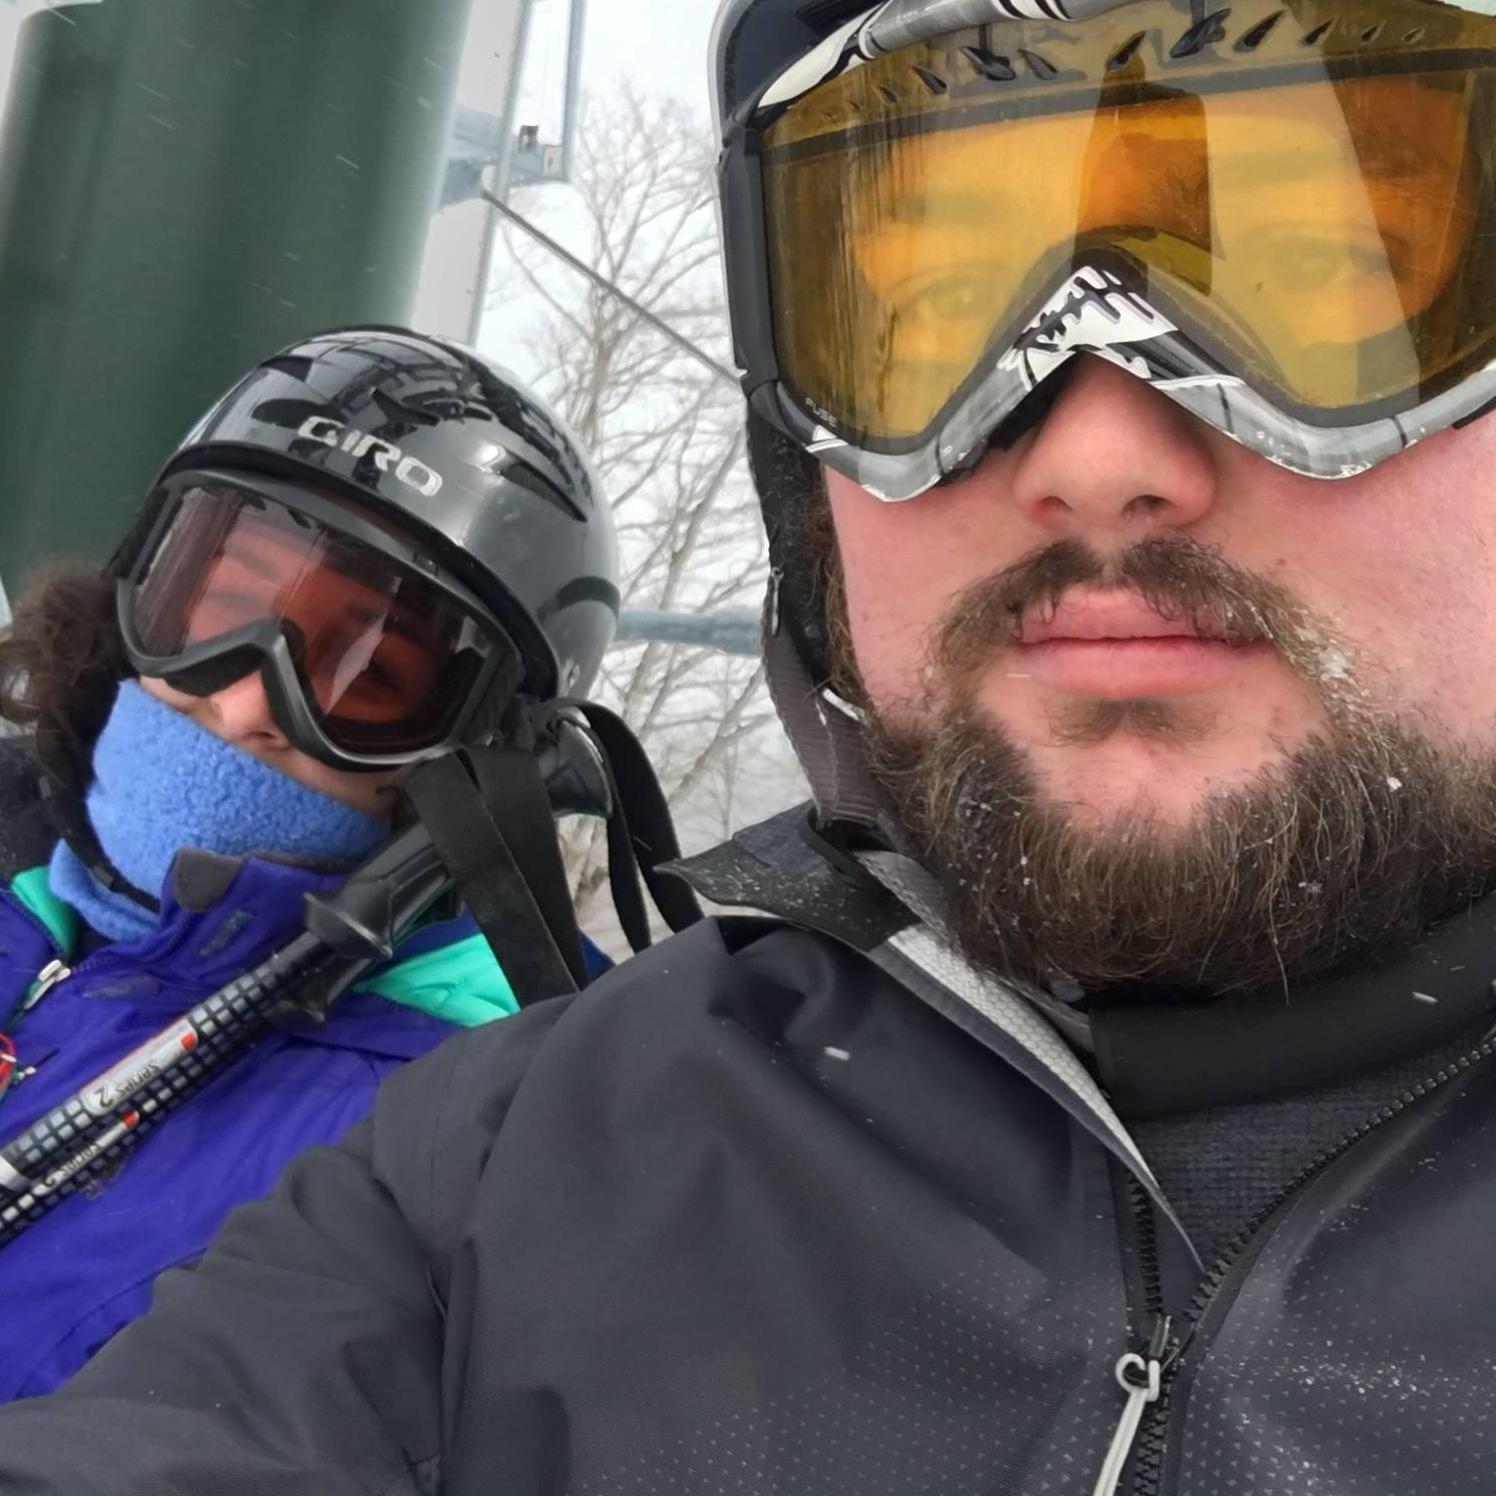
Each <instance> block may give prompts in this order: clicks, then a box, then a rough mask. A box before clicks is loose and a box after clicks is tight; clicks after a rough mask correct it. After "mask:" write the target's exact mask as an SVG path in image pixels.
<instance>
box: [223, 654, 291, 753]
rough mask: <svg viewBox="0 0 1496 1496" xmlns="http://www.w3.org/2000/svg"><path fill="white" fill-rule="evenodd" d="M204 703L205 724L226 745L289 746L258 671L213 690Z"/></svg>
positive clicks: (261, 747)
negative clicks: (219, 689) (205, 705)
mask: <svg viewBox="0 0 1496 1496" xmlns="http://www.w3.org/2000/svg"><path fill="white" fill-rule="evenodd" d="M206 704H207V707H208V711H207V713H206V725H207V726H209V727H211V728H212V729H213V731H214V732H216V733H217V734H218V736H219V737H221V738H223V739H224V741H225V742H229V743H236V744H242V745H243V746H245V747H250V748H260V749H264V748H284V747H288V746H289V740H288V739H287V737H286V735H285V733H283V732H282V731H281V728H280V724H279V723H278V722H277V721H276V720H275V713H274V712H273V711H271V709H270V698H269V697H268V696H267V695H266V694H265V685H264V682H263V681H262V680H261V679H260V672H259V671H258V670H255V671H251V672H250V674H248V675H246V676H244V677H243V679H242V680H236V681H234V682H233V684H232V685H228V686H225V687H224V688H223V689H222V690H221V691H215V692H214V693H213V694H212V695H211V696H210V697H209V698H208V700H207V703H206Z"/></svg>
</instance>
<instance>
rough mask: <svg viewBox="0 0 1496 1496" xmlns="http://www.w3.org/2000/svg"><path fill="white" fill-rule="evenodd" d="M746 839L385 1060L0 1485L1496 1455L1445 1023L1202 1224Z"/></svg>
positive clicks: (123, 1495) (1466, 1461)
mask: <svg viewBox="0 0 1496 1496" xmlns="http://www.w3.org/2000/svg"><path fill="white" fill-rule="evenodd" d="M781 840H782V839H781ZM779 851H780V852H782V851H783V848H782V847H781V848H780V849H779ZM777 856H778V854H777V853H776V854H775V856H770V855H769V854H768V853H767V852H766V851H765V849H764V846H763V845H762V844H760V845H757V846H756V845H755V844H754V842H753V840H752V838H751V837H750V838H748V839H747V840H746V841H745V842H740V843H739V844H738V845H737V847H736V849H735V851H734V852H733V853H732V854H731V856H730V857H729V859H728V862H729V863H730V864H731V865H730V866H728V865H727V864H721V863H719V864H718V865H717V868H718V871H717V873H715V874H713V875H711V876H708V877H706V878H705V882H706V884H707V885H708V889H709V891H714V892H716V893H717V894H718V895H719V896H720V895H723V894H725V893H727V892H729V891H731V890H732V889H735V890H736V896H737V898H738V899H739V901H742V900H743V899H746V898H747V897H749V896H750V895H751V894H752V893H753V891H754V889H755V888H756V889H757V892H758V895H759V897H760V899H761V900H763V901H768V900H769V898H770V896H771V895H772V896H773V898H774V899H775V900H776V901H777V902H778V903H779V904H780V905H782V906H784V907H785V908H786V910H787V912H788V913H789V914H790V915H791V917H790V918H781V919H779V920H765V919H750V918H728V919H721V920H717V921H713V922H710V923H707V924H704V925H700V926H697V927H696V928H695V929H693V930H691V931H689V932H688V933H687V934H685V935H683V936H680V937H677V938H675V939H673V940H671V941H670V942H668V943H667V944H665V945H663V946H661V947H658V948H657V949H656V950H654V951H653V952H651V953H649V954H648V955H646V956H644V957H642V958H640V959H637V960H634V961H632V962H630V963H628V965H626V966H625V967H623V968H621V969H619V970H618V971H616V972H614V973H613V974H611V975H610V976H609V977H607V978H605V979H604V980H602V981H600V982H598V983H596V984H595V985H594V986H593V987H591V988H590V989H589V990H588V991H587V992H585V993H584V994H582V995H581V996H578V997H574V998H570V999H565V1000H557V1001H554V1002H551V1003H546V1004H542V1005H540V1006H539V1007H536V1008H532V1009H530V1010H528V1011H526V1012H525V1013H523V1014H521V1015H520V1016H519V1017H518V1018H516V1019H512V1020H510V1021H508V1022H506V1023H503V1024H498V1025H494V1026H493V1027H492V1028H491V1029H481V1030H478V1031H476V1032H474V1033H471V1034H468V1035H464V1036H462V1037H460V1038H458V1039H456V1040H454V1041H452V1042H449V1043H448V1044H446V1045H444V1046H443V1047H442V1048H441V1049H440V1050H438V1051H437V1052H436V1053H435V1054H433V1055H432V1056H429V1057H428V1058H427V1059H425V1060H423V1061H420V1062H417V1063H416V1064H413V1065H411V1066H409V1067H408V1068H407V1069H405V1070H404V1071H402V1072H401V1073H399V1074H398V1075H397V1076H396V1077H395V1078H394V1079H393V1080H392V1081H390V1082H389V1083H388V1084H387V1085H386V1087H385V1089H384V1091H383V1094H382V1100H381V1102H380V1104H379V1106H378V1108H377V1111H376V1113H375V1115H374V1117H373V1118H372V1120H371V1121H370V1122H369V1123H367V1124H364V1125H362V1126H361V1127H360V1128H358V1129H357V1130H356V1131H355V1132H354V1133H353V1134H351V1135H350V1137H349V1138H348V1140H347V1141H346V1143H345V1144H344V1145H343V1146H342V1147H340V1148H336V1149H326V1150H317V1151H314V1152H312V1153H310V1154H308V1155H306V1156H305V1157H304V1158H303V1159H302V1160H301V1161H300V1162H299V1163H298V1164H296V1165H295V1166H293V1168H292V1169H291V1171H290V1172H289V1173H288V1174H287V1176H286V1177H285V1178H284V1179H283V1181H282V1182H281V1184H280V1186H279V1187H278V1189H277V1191H276V1193H275V1194H274V1196H273V1197H272V1198H271V1199H269V1200H268V1201H266V1202H264V1203H261V1204H256V1205H251V1206H248V1207H246V1208H244V1209H242V1210H241V1211H240V1212H238V1213H237V1214H236V1216H235V1217H234V1218H233V1219H232V1220H231V1222H230V1224H229V1226H228V1227H227V1228H226V1229H225V1230H224V1232H223V1233H222V1235H221V1236H220V1238H219V1239H218V1241H217V1244H216V1245H215V1246H214V1248H213V1249H212V1250H211V1251H210V1252H209V1254H208V1256H207V1257H206V1258H205V1259H204V1260H203V1261H202V1263H201V1264H200V1266H198V1267H197V1268H196V1269H195V1270H191V1271H180V1272H175V1273H172V1274H169V1275H168V1276H167V1277H165V1278H163V1279H162V1280H161V1283H160V1285H159V1287H158V1292H157V1299H156V1306H155V1308H154V1310H153V1311H152V1313H151V1314H150V1315H149V1316H148V1317H147V1318H145V1319H144V1320H142V1321H140V1322H139V1323H138V1324H136V1325H135V1326H134V1327H132V1328H131V1329H130V1330H127V1331H126V1332H125V1333H123V1334H122V1335H121V1336H120V1337H119V1338H118V1339H117V1340H116V1341H115V1342H114V1343H113V1344H112V1345H111V1346H109V1347H108V1348H106V1349H105V1351H104V1352H103V1353H102V1354H101V1355H100V1356H99V1357H98V1358H97V1359H96V1360H95V1361H94V1362H93V1364H92V1365H91V1366H90V1367H89V1368H88V1369H87V1370H86V1371H85V1372H84V1373H83V1374H81V1375H80V1376H79V1377H78V1378H77V1379H76V1380H75V1381H74V1382H73V1383H71V1384H70V1386H69V1388H68V1389H67V1390H66V1391H65V1392H64V1393H62V1394H61V1395H59V1396H56V1397H51V1398H46V1399H40V1400H37V1401H35V1402H31V1403H23V1404H18V1405H16V1406H13V1407H12V1408H10V1409H7V1410H5V1411H4V1412H3V1413H0V1490H3V1491H4V1492H6V1493H7V1496H90V1493H101V1496H102V1493H108V1496H167V1493H170V1496H210V1493H211V1496H416V1493H426V1496H432V1493H437V1492H442V1493H445V1496H494V1493H500V1496H542V1493H544V1496H562V1493H575V1496H769V1493H775V1496H779V1493H783V1496H912V1493H931V1496H935V1493H940V1496H969V1493H990V1496H1000V1493H1024V1496H1090V1493H1092V1492H1094V1491H1098V1490H1100V1491H1107V1490H1109V1489H1111V1487H1110V1486H1109V1485H1108V1484H1107V1480H1106V1479H1103V1470H1104V1466H1105V1465H1106V1462H1107V1460H1108V1454H1109V1451H1110V1452H1111V1454H1112V1457H1113V1464H1114V1466H1115V1465H1116V1464H1119V1463H1121V1462H1122V1460H1123V1457H1124V1456H1125V1457H1126V1458H1125V1470H1124V1471H1123V1473H1122V1475H1121V1484H1120V1485H1118V1486H1117V1487H1116V1489H1118V1490H1122V1491H1137V1492H1150V1493H1151V1492H1170V1493H1187V1496H1236V1493H1259V1492H1261V1493H1268V1492H1271V1493H1293V1496H1299V1493H1302V1496H1310V1493H1314V1496H1383V1493H1393V1492H1397V1493H1412V1492H1417V1493H1418V1496H1454V1493H1461V1496H1489V1493H1491V1492H1492V1491H1493V1490H1496V1066H1493V1065H1491V1064H1490V1062H1489V1061H1488V1060H1487V1059H1486V1058H1484V1051H1483V1050H1482V1049H1479V1048H1478V1049H1476V1050H1475V1051H1474V1052H1473V1053H1472V1055H1471V1056H1470V1057H1469V1059H1468V1061H1466V1062H1461V1063H1460V1064H1457V1065H1455V1066H1453V1067H1451V1068H1450V1070H1449V1071H1448V1072H1446V1074H1445V1075H1444V1076H1443V1077H1441V1078H1434V1079H1433V1080H1432V1083H1431V1084H1430V1085H1429V1086H1428V1087H1427V1088H1426V1089H1425V1091H1424V1094H1422V1095H1420V1096H1416V1097H1412V1098H1410V1099H1409V1100H1408V1102H1407V1104H1405V1105H1404V1104H1398V1105H1394V1106H1392V1107H1389V1108H1388V1109H1387V1111H1386V1112H1385V1113H1384V1115H1383V1116H1382V1118H1381V1119H1380V1121H1379V1122H1378V1123H1377V1124H1376V1125H1373V1126H1371V1127H1369V1128H1368V1129H1366V1130H1364V1131H1363V1132H1362V1133H1361V1134H1360V1136H1359V1137H1357V1138H1356V1139H1354V1140H1348V1141H1347V1142H1346V1144H1345V1145H1344V1146H1343V1147H1342V1148H1341V1149H1339V1150H1337V1151H1335V1152H1334V1153H1333V1154H1331V1155H1329V1156H1327V1157H1326V1159H1325V1160H1324V1161H1322V1164H1321V1166H1320V1167H1318V1168H1317V1169H1315V1170H1313V1171H1312V1172H1311V1173H1310V1174H1309V1176H1308V1177H1307V1178H1306V1179H1304V1180H1303V1181H1301V1182H1300V1183H1299V1184H1298V1186H1297V1187H1296V1188H1295V1189H1293V1190H1292V1191H1291V1192H1290V1193H1289V1194H1288V1195H1287V1197H1286V1198H1284V1199H1282V1200H1281V1201H1280V1202H1279V1203H1278V1204H1277V1205H1276V1206H1275V1207H1274V1208H1273V1209H1272V1210H1271V1211H1270V1212H1268V1213H1267V1214H1266V1216H1265V1218H1263V1219H1262V1220H1261V1221H1260V1223H1259V1224H1258V1226H1257V1228H1256V1229H1255V1231H1253V1232H1252V1233H1251V1235H1250V1237H1249V1238H1248V1239H1247V1240H1245V1241H1244V1242H1242V1243H1240V1244H1239V1245H1238V1246H1237V1248H1236V1249H1235V1250H1234V1251H1233V1252H1232V1253H1231V1254H1230V1255H1229V1257H1228V1258H1227V1259H1225V1260H1222V1261H1221V1262H1219V1263H1216V1264H1213V1265H1212V1264H1202V1263H1200V1262H1199V1261H1198V1260H1197V1259H1196V1256H1195V1253H1194V1251H1193V1250H1192V1248H1191V1245H1190V1243H1189V1242H1188V1240H1187V1239H1186V1238H1185V1236H1184V1234H1183V1232H1182V1230H1181V1229H1180V1228H1179V1226H1178V1225H1177V1224H1176V1223H1175V1221H1174V1219H1173V1218H1172V1215H1171V1212H1170V1210H1169V1207H1168V1204H1167V1202H1166V1201H1164V1200H1163V1199H1162V1198H1161V1197H1160V1195H1159V1192H1158V1190H1157V1188H1156V1186H1155V1184H1154V1181H1153V1180H1152V1177H1151V1176H1150V1173H1149V1170H1148V1168H1147V1166H1146V1164H1145V1163H1144V1162H1143V1160H1142V1158H1141V1157H1140V1156H1139V1154H1138V1152H1137V1150H1136V1149H1135V1148H1134V1146H1133V1145H1132V1143H1131V1141H1130V1140H1129V1138H1128V1135H1127V1133H1126V1131H1125V1130H1124V1128H1123V1127H1122V1125H1121V1123H1120V1122H1119V1120H1118V1119H1117V1117H1116V1115H1115V1114H1114V1113H1113V1111H1112V1109H1111V1107H1110V1106H1109V1104H1108V1103H1107V1101H1106V1100H1105V1099H1104V1098H1103V1096H1102V1094H1101V1092H1100V1091H1099V1090H1098V1088H1097V1086H1096V1085H1095V1083H1094V1082H1093V1081H1092V1080H1091V1078H1090V1076H1089V1074H1088V1072H1087V1071H1086V1069H1085V1068H1084V1067H1083V1066H1082V1065H1081V1064H1080V1063H1079V1062H1078V1061H1077V1060H1076V1058H1075V1057H1074V1055H1073V1053H1072V1051H1071V1049H1070V1048H1069V1047H1068V1046H1067V1045H1066V1044H1065V1043H1064V1042H1062V1041H1061V1039H1060V1038H1059V1036H1058V1035H1057V1033H1056V1032H1055V1030H1054V1029H1053V1028H1052V1027H1051V1026H1050V1025H1049V1023H1048V1022H1047V1021H1046V1020H1045V1019H1044V1018H1043V1017H1042V1016H1040V1014H1039V1013H1037V1012H1036V1011H1035V1010H1034V1009H1033V1008H1032V1007H1031V1006H1029V1005H1028V1004H1027V1003H1026V1002H1025V1001H1024V1000H1023V999H1022V998H1020V997H1019V996H1017V995H1015V994H1014V993H1013V992H1011V991H1010V990H1008V989H1007V988H1005V987H1003V986H1002V985H1000V984H998V983H995V982H992V981H990V980H986V979H983V978H980V977H978V976H977V975H975V974H974V973H972V972H971V971H970V970H968V969H966V968H964V967H963V966H962V965H961V964H960V963H959V962H957V961H956V960H955V959H954V958H953V957H952V956H951V955H950V954H949V953H948V951H946V950H945V949H944V948H942V946H941V945H940V943H939V942H938V941H937V940H936V938H935V937H934V936H932V935H931V934H930V932H929V930H928V929H927V928H925V927H924V926H922V925H919V924H917V923H912V922H911V921H910V920H909V918H908V917H907V916H906V915H903V914H902V913H901V912H900V911H899V910H898V907H897V906H896V905H895V904H894V903H893V901H892V900H890V899H886V898H883V897H881V896H879V895H877V894H876V893H874V892H872V891H870V890H867V889H865V888H858V887H856V886H855V885H852V884H850V883H845V882H843V880H841V879H840V878H839V877H838V875H837V874H836V873H834V872H833V871H832V870H831V868H830V867H829V866H828V865H827V864H826V863H825V862H816V861H814V860H811V861H810V862H807V861H806V860H805V859H803V858H802V859H801V860H800V865H799V866H798V867H796V868H786V867H785V866H784V865H783V862H784V858H783V857H778V860H777V861H776V857H777ZM789 860H791V861H793V860H794V858H793V856H792V857H790V859H789ZM723 867H726V872H725V873H724V872H722V868H723ZM709 871H710V870H709ZM714 879H715V881H714ZM795 911H798V913H796V912H795ZM828 911H830V912H833V913H834V914H835V919H836V923H837V929H836V932H835V934H834V935H833V934H830V933H826V932H823V931H815V930H811V929H808V928H805V927H804V926H805V925H807V924H809V923H811V922H825V920H826V918H827V916H828ZM0 1303H3V1300H0ZM1119 1378H1120V1379H1119ZM1155 1394H1156V1395H1155ZM1098 1482H1100V1484H1098Z"/></svg>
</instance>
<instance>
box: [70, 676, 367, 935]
mask: <svg viewBox="0 0 1496 1496" xmlns="http://www.w3.org/2000/svg"><path fill="white" fill-rule="evenodd" d="M93 771H94V781H93V784H92V786H91V787H90V788H89V791H88V796H87V805H88V819H89V821H90V822H91V823H92V825H93V829H94V834H95V835H96V836H97V837H98V839H99V845H100V846H101V847H102V848H103V849H104V855H105V856H106V857H108V859H109V860H110V862H112V863H113V864H114V865H115V867H117V868H118V869H119V870H120V872H121V873H123V874H124V875H125V877H126V878H128V879H129V880H130V882H131V883H133V884H134V885H135V886H136V887H137V888H141V889H144V890H145V891H146V892H147V893H151V894H159V893H161V891H162V890H163V888H164V887H165V885H166V878H167V874H168V873H169V872H170V871H171V864H172V860H173V859H174V858H175V857H176V855H177V853H178V852H179V851H180V850H181V849H182V848H184V847H200V848H202V849H204V850H205V851H209V852H219V853H222V854H223V855H224V856H228V857H243V856H246V855H247V854H249V853H251V852H261V853H267V854H269V855H271V856H277V857H283V858H291V859H301V860H306V861H308V862H315V863H316V864H318V865H319V866H327V867H332V866H339V865H343V866H347V865H352V864H354V863H357V862H360V861H362V860H363V858H365V857H367V856H368V855H369V854H370V853H371V852H373V851H374V849H375V848H376V847H377V846H378V845H379V844H380V843H381V842H382V841H383V840H384V839H385V838H386V837H387V836H388V835H389V834H390V832H389V827H388V826H387V825H385V824H384V822H383V821H380V820H377V819H376V818H375V817H373V816H370V815H365V814H364V812H363V811H360V810H354V809H353V808H352V806H348V805H344V804H342V803H341V802H340V801H338V800H334V799H332V798H331V797H330V796H328V795H324V794H321V793H320V792H319V791H317V790H313V789H308V788H307V786H306V785H304V784H302V783H300V782H299V781H298V780H295V779H292V778H290V777H289V776H287V775H285V774H282V773H280V772H279V771H278V770H276V769H272V768H271V767H270V766H269V765H268V764H266V763H262V762H261V761H260V760H259V759H257V758H254V757H253V756H252V755H250V754H248V753H245V752H244V751H243V750H242V749H239V748H236V747H234V746H233V744H231V743H226V742H224V741H223V739H222V738H219V737H217V736H215V735H214V734H213V733H211V732H209V731H208V730H207V729H206V728H202V727H199V726H198V725H197V723H195V722H194V721H192V719H191V718H190V717H185V716H183V715H182V713H181V712H177V711H173V710H172V708H171V707H169V706H167V705H166V704H165V703H164V702H160V701H157V700H156V698H155V697H154V696H152V695H150V694H149V693H148V692H146V691H145V690H144V689H143V688H142V687H141V685H140V683H139V682H138V681H133V680H130V681H125V682H124V683H123V684H122V685H121V686H120V690H119V696H118V697H117V698H116V700H115V703H114V709H113V711H112V712H111V713H110V715H109V720H108V722H107V723H105V725H104V730H103V732H102V733H100V734H99V740H98V742H97V744H96V745H95V746H94V755H93ZM49 882H50V884H51V886H52V891H53V892H54V893H55V894H57V896H58V897H59V898H62V899H65V900H66V901H67V902H68V903H70V904H72V905H73V907H74V908H76V909H77V910H78V912H79V913H80V914H81V915H82V916H83V917H84V919H86V920H87V921H88V923H89V924H90V925H91V926H93V928H94V929H96V930H97V931H98V932H99V933H100V934H101V935H107V936H108V937H109V938H110V939H111V940H127V939H131V938H134V937H136V936H139V935H143V934H145V933H146V932H147V931H149V930H151V929H154V928H155V925H156V916H155V915H154V914H152V913H151V911H150V910H148V909H143V908H141V906H140V905H139V904H136V903H135V902H134V901H133V900H131V899H128V898H126V897H124V895H122V894H116V893H111V892H110V891H109V890H108V889H106V888H103V887H102V886H101V885H100V884H99V882H98V881H97V880H96V879H95V878H94V876H93V875H92V874H91V873H90V872H89V871H88V869H87V868H85V867H84V866H83V864H82V863H81V862H80V861H79V860H78V858H77V857H76V856H75V855H74V853H73V851H72V849H71V848H69V847H68V846H67V845H66V843H63V844H61V845H59V846H58V848H57V850H56V852H55V853H54V854H53V857H52V863H51V867H50V869H49Z"/></svg>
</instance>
